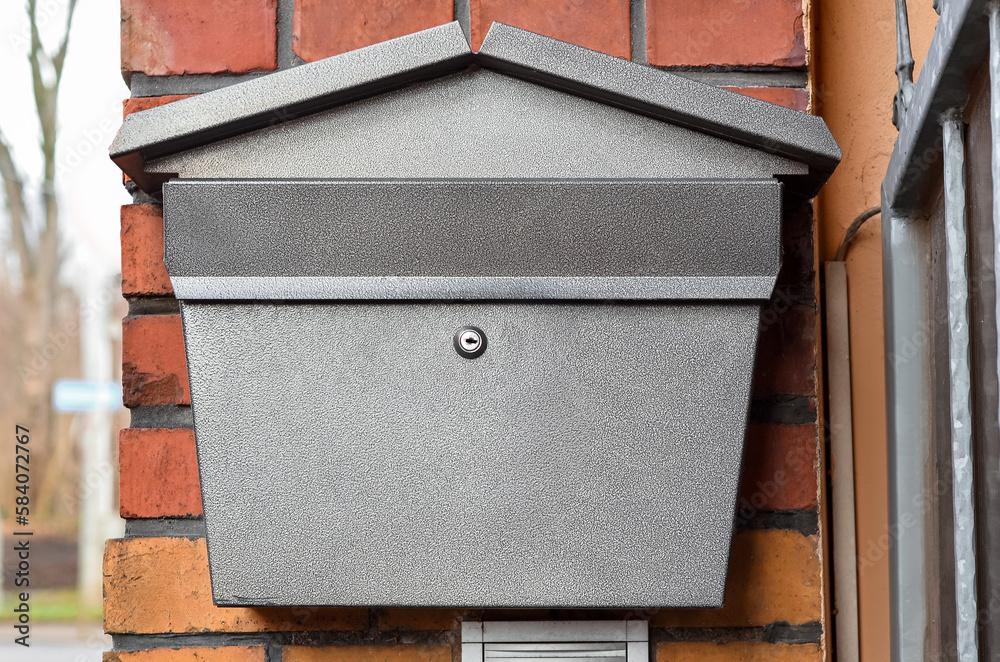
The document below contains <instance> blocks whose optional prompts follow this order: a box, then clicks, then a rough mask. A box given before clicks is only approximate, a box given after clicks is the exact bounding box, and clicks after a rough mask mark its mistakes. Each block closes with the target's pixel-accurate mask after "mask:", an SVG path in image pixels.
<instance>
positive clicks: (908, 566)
mask: <svg viewBox="0 0 1000 662" xmlns="http://www.w3.org/2000/svg"><path fill="white" fill-rule="evenodd" d="M882 249H883V254H884V256H885V257H884V260H883V267H882V268H883V287H884V298H885V304H884V305H885V344H886V348H885V349H886V427H887V433H888V434H887V437H888V438H887V446H888V469H889V531H890V532H892V533H893V536H892V540H891V543H890V547H889V573H890V574H889V599H890V603H891V609H892V620H891V624H892V629H891V633H890V638H891V652H892V660H893V662H923V660H924V653H925V651H924V645H925V637H926V634H927V626H928V615H927V612H928V609H927V593H926V590H925V585H926V581H927V577H928V572H929V571H930V567H929V563H928V559H927V537H928V527H927V521H926V516H925V513H924V512H923V510H922V509H921V507H920V504H921V499H922V498H923V496H924V494H925V488H926V486H927V485H928V484H929V483H930V461H931V456H932V449H933V414H932V412H933V391H932V388H931V380H930V375H931V360H930V359H931V357H930V351H929V348H928V347H927V346H926V345H927V340H926V339H927V338H928V336H929V334H930V332H931V329H930V326H929V321H930V319H931V311H930V294H929V293H930V285H931V280H930V264H931V259H930V228H929V224H928V223H927V222H926V221H924V220H923V219H917V220H914V219H911V218H907V217H906V216H903V215H900V214H899V213H897V212H895V211H894V210H892V209H890V208H889V206H888V204H887V203H886V191H885V190H883V208H882ZM904 523H905V526H904Z"/></svg>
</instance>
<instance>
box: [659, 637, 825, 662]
mask: <svg viewBox="0 0 1000 662" xmlns="http://www.w3.org/2000/svg"><path fill="white" fill-rule="evenodd" d="M821 660H823V650H822V649H821V648H820V646H819V644H767V643H761V642H751V641H734V642H730V643H718V644H715V643H710V642H664V643H661V644H659V645H657V647H656V662H821Z"/></svg>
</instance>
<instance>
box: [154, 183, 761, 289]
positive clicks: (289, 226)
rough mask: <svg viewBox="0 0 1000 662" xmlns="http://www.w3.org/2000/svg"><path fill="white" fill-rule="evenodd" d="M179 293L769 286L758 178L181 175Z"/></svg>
mask: <svg viewBox="0 0 1000 662" xmlns="http://www.w3.org/2000/svg"><path fill="white" fill-rule="evenodd" d="M164 214H165V260H166V266H167V270H168V273H169V274H170V278H171V281H172V284H173V287H174V291H175V293H176V295H177V297H178V298H180V299H202V300H218V299H230V300H269V299H275V300H276V299H282V300H289V299H291V300H295V299H368V300H373V299H387V300H397V299H730V300H740V299H752V300H763V299H767V298H768V297H769V296H770V295H771V292H772V290H773V287H774V282H775V279H776V277H777V274H778V270H779V268H780V266H781V231H780V223H781V184H780V183H778V182H777V181H776V180H773V179H762V180H656V179H617V180H518V179H490V180H485V179H475V180H441V179H436V180H297V181H288V180H183V179H182V180H174V181H171V182H168V183H167V184H166V185H164Z"/></svg>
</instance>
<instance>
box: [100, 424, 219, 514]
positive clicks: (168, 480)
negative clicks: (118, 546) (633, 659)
mask: <svg viewBox="0 0 1000 662" xmlns="http://www.w3.org/2000/svg"><path fill="white" fill-rule="evenodd" d="M118 453H119V467H120V469H121V471H120V474H119V475H120V481H121V489H120V490H119V494H120V496H119V501H120V508H121V516H122V517H126V518H127V517H192V516H196V515H201V514H202V507H201V486H200V483H199V481H198V454H197V450H196V448H195V443H194V431H193V430H188V429H177V430H168V429H164V428H126V429H124V430H122V431H121V432H119V433H118Z"/></svg>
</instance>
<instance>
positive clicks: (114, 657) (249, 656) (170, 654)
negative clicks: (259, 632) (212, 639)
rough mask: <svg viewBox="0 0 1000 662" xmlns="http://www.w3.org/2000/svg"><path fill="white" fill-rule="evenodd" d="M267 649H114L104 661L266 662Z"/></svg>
mask: <svg viewBox="0 0 1000 662" xmlns="http://www.w3.org/2000/svg"><path fill="white" fill-rule="evenodd" d="M266 660H267V651H266V649H264V648H262V647H260V646H223V647H221V648H154V649H152V650H145V651H136V652H132V653H126V652H118V651H112V652H109V653H105V654H104V662H266Z"/></svg>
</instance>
